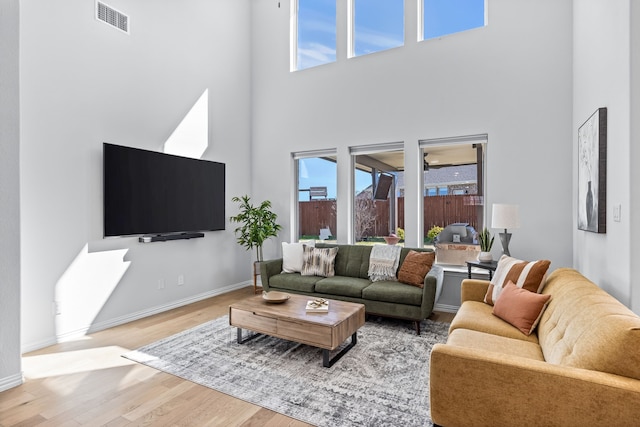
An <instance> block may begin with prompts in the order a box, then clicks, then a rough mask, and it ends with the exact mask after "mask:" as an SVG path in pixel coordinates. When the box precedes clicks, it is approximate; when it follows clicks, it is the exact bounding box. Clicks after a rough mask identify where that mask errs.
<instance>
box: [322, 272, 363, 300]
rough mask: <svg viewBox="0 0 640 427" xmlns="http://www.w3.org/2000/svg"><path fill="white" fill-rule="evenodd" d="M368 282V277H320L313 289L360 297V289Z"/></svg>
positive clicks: (331, 293)
mask: <svg viewBox="0 0 640 427" xmlns="http://www.w3.org/2000/svg"><path fill="white" fill-rule="evenodd" d="M370 283H371V282H370V281H369V280H368V279H360V278H359V277H346V276H333V277H327V278H324V279H320V280H319V281H318V282H316V286H315V289H316V292H320V293H321V294H329V295H341V296H345V297H354V298H361V297H362V290H363V289H364V288H366V287H367V286H369V284H370Z"/></svg>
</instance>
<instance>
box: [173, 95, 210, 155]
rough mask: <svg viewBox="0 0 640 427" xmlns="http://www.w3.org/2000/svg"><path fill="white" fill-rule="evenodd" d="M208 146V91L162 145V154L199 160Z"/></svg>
mask: <svg viewBox="0 0 640 427" xmlns="http://www.w3.org/2000/svg"><path fill="white" fill-rule="evenodd" d="M208 146H209V89H206V90H205V91H204V93H203V94H202V95H201V96H200V98H199V99H198V100H197V101H196V103H195V104H194V105H193V107H191V111H189V112H188V113H187V115H186V116H185V117H184V119H182V122H181V123H180V124H179V125H178V127H176V129H175V130H174V131H173V133H172V134H171V136H170V137H169V139H167V142H165V143H164V152H165V153H167V154H175V155H178V156H185V157H192V158H194V159H199V158H201V157H202V155H203V154H204V152H205V150H206V149H207V147H208Z"/></svg>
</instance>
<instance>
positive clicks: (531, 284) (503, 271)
mask: <svg viewBox="0 0 640 427" xmlns="http://www.w3.org/2000/svg"><path fill="white" fill-rule="evenodd" d="M550 265H551V261H549V260H539V261H522V260H520V259H516V258H512V257H510V256H507V255H502V257H501V258H500V260H499V261H498V266H497V267H496V271H495V273H493V278H492V279H491V284H489V289H487V294H486V295H485V296H484V302H486V303H487V304H489V305H494V304H495V303H496V301H497V300H498V298H499V297H500V294H501V292H502V289H503V288H504V286H506V284H507V283H508V282H509V281H511V282H513V284H514V285H516V286H517V287H519V288H522V289H526V290H528V291H531V292H536V293H540V292H542V288H543V287H544V284H545V280H544V279H545V278H546V274H547V270H548V269H549V266H550Z"/></svg>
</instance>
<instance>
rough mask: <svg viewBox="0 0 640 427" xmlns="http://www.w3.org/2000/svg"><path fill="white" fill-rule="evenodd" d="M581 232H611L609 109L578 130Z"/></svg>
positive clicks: (602, 111) (593, 115)
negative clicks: (609, 224) (608, 195)
mask: <svg viewBox="0 0 640 427" xmlns="http://www.w3.org/2000/svg"><path fill="white" fill-rule="evenodd" d="M578 229H579V230H585V231H591V232H594V233H606V232H607V109H606V108H598V109H597V110H596V111H595V113H593V114H592V115H591V117H589V118H588V119H587V121H586V122H584V123H583V124H582V126H580V128H579V129H578Z"/></svg>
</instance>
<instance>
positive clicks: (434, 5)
mask: <svg viewBox="0 0 640 427" xmlns="http://www.w3.org/2000/svg"><path fill="white" fill-rule="evenodd" d="M485 25H486V10H485V0H422V30H423V32H422V39H423V40H428V39H433V38H436V37H441V36H446V35H448V34H453V33H459V32H461V31H466V30H470V29H473V28H479V27H483V26H485Z"/></svg>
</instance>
